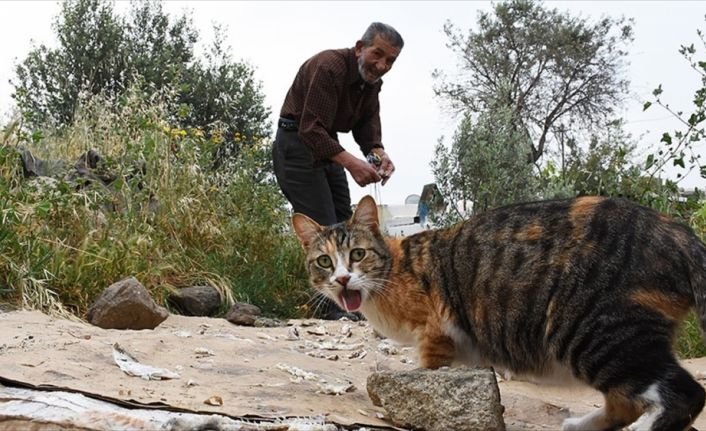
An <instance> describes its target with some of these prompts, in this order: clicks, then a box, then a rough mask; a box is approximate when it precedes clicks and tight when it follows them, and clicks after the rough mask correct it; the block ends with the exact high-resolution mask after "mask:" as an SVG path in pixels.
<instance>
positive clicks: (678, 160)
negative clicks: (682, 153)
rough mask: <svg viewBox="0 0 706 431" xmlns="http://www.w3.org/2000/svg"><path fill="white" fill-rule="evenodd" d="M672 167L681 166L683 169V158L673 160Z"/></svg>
mask: <svg viewBox="0 0 706 431" xmlns="http://www.w3.org/2000/svg"><path fill="white" fill-rule="evenodd" d="M674 166H681V167H682V168H683V167H684V158H683V157H679V158H678V159H674Z"/></svg>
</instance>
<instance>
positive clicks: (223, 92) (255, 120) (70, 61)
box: [12, 0, 269, 155]
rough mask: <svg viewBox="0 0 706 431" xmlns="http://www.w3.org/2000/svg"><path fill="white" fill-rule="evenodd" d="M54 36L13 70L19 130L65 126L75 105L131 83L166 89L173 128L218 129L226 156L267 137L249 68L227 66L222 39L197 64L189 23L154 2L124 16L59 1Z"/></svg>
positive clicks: (104, 5)
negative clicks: (250, 141) (53, 41)
mask: <svg viewBox="0 0 706 431" xmlns="http://www.w3.org/2000/svg"><path fill="white" fill-rule="evenodd" d="M53 28H54V31H55V32H56V33H57V35H58V41H59V46H58V47H57V48H55V49H51V48H48V47H46V46H44V45H40V46H39V47H37V48H34V49H33V50H32V51H31V52H30V53H29V54H28V56H27V57H26V58H25V59H24V60H23V61H22V62H21V63H20V64H19V65H17V67H16V79H15V80H14V81H13V82H12V83H13V85H14V88H15V92H14V95H13V98H14V99H15V101H16V102H17V104H18V107H19V109H20V112H21V113H22V114H23V118H24V121H25V124H26V127H27V128H29V129H37V128H41V127H45V126H50V127H63V126H66V125H70V124H71V123H72V121H73V118H74V115H75V112H76V109H77V107H78V106H79V103H81V101H82V99H83V98H90V97H92V96H94V95H97V94H101V95H102V96H104V97H108V98H111V97H113V98H116V99H117V98H118V97H119V96H120V95H122V94H124V92H125V91H127V89H128V88H130V87H131V86H133V85H134V84H136V83H137V84H139V85H141V86H142V88H143V89H144V91H145V92H158V91H160V90H164V89H168V88H173V89H175V91H176V94H175V97H173V100H172V103H173V106H171V108H170V109H171V118H169V119H167V120H168V121H169V122H170V123H171V124H172V125H173V126H179V127H182V128H197V129H201V130H204V131H206V132H208V131H209V130H218V133H219V134H220V139H221V140H222V143H223V145H222V146H223V147H224V148H226V147H227V148H228V149H229V151H223V150H220V151H219V152H218V154H221V155H223V154H234V153H235V150H236V149H237V147H238V146H239V145H241V144H242V143H243V142H246V140H243V139H239V140H236V139H234V138H235V136H236V134H241V135H244V136H248V137H252V136H259V137H267V136H268V135H269V124H267V118H268V116H269V109H268V108H267V107H265V106H264V94H263V91H262V86H261V84H260V83H259V82H258V81H256V80H255V77H254V68H252V67H251V66H249V65H248V64H246V63H242V62H237V61H233V60H232V58H231V55H230V53H229V52H228V50H227V49H226V48H224V46H223V40H222V39H223V38H222V32H220V31H217V34H218V35H219V36H218V37H217V38H216V40H215V41H214V43H213V46H212V48H211V51H210V53H209V54H207V55H206V56H205V58H204V59H197V58H195V55H194V45H195V43H196V42H197V41H198V38H199V34H198V31H197V30H196V29H194V28H193V24H192V20H191V18H190V17H189V16H187V15H183V16H180V17H178V18H171V17H170V16H169V15H167V14H165V12H164V11H163V9H162V4H161V3H160V2H159V1H155V0H150V1H133V2H132V3H131V5H130V11H129V14H128V17H127V18H126V17H122V16H120V15H117V14H116V12H115V10H114V3H112V2H105V1H102V0H67V1H65V2H64V3H63V5H62V9H61V12H60V14H59V15H58V16H57V18H56V20H55V22H54V25H53Z"/></svg>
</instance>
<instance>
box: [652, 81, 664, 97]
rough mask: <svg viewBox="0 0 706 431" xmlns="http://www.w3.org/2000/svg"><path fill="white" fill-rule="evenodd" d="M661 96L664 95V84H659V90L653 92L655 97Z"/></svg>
mask: <svg viewBox="0 0 706 431" xmlns="http://www.w3.org/2000/svg"><path fill="white" fill-rule="evenodd" d="M660 94H662V84H659V86H658V87H657V88H655V89H654V90H652V95H653V96H659V95H660Z"/></svg>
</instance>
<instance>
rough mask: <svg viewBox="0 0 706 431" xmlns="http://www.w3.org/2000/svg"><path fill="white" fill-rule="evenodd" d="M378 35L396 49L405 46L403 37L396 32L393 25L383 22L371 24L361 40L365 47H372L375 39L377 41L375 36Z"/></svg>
mask: <svg viewBox="0 0 706 431" xmlns="http://www.w3.org/2000/svg"><path fill="white" fill-rule="evenodd" d="M378 35H379V36H380V37H382V38H383V39H385V40H386V41H387V42H388V43H390V44H391V45H392V46H394V47H395V48H399V49H402V47H403V46H404V40H402V36H400V34H399V33H398V32H397V30H395V29H394V28H393V27H392V26H391V25H388V24H384V23H381V22H374V23H372V24H370V26H368V29H367V30H365V33H363V37H362V38H360V40H361V41H362V42H363V44H364V45H365V46H370V45H372V44H373V39H375V36H378Z"/></svg>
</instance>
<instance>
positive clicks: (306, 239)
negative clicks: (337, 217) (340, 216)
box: [292, 213, 324, 248]
mask: <svg viewBox="0 0 706 431" xmlns="http://www.w3.org/2000/svg"><path fill="white" fill-rule="evenodd" d="M292 227H293V228H294V232H296V234H297V236H298V237H299V241H300V242H301V243H302V246H304V248H307V247H309V245H310V244H311V243H312V242H313V241H314V239H316V237H318V236H319V234H320V233H321V231H323V230H324V228H323V227H322V226H321V225H320V224H318V223H316V222H315V221H314V220H312V219H310V218H309V217H307V216H305V215H304V214H299V213H296V214H294V215H293V216H292Z"/></svg>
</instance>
